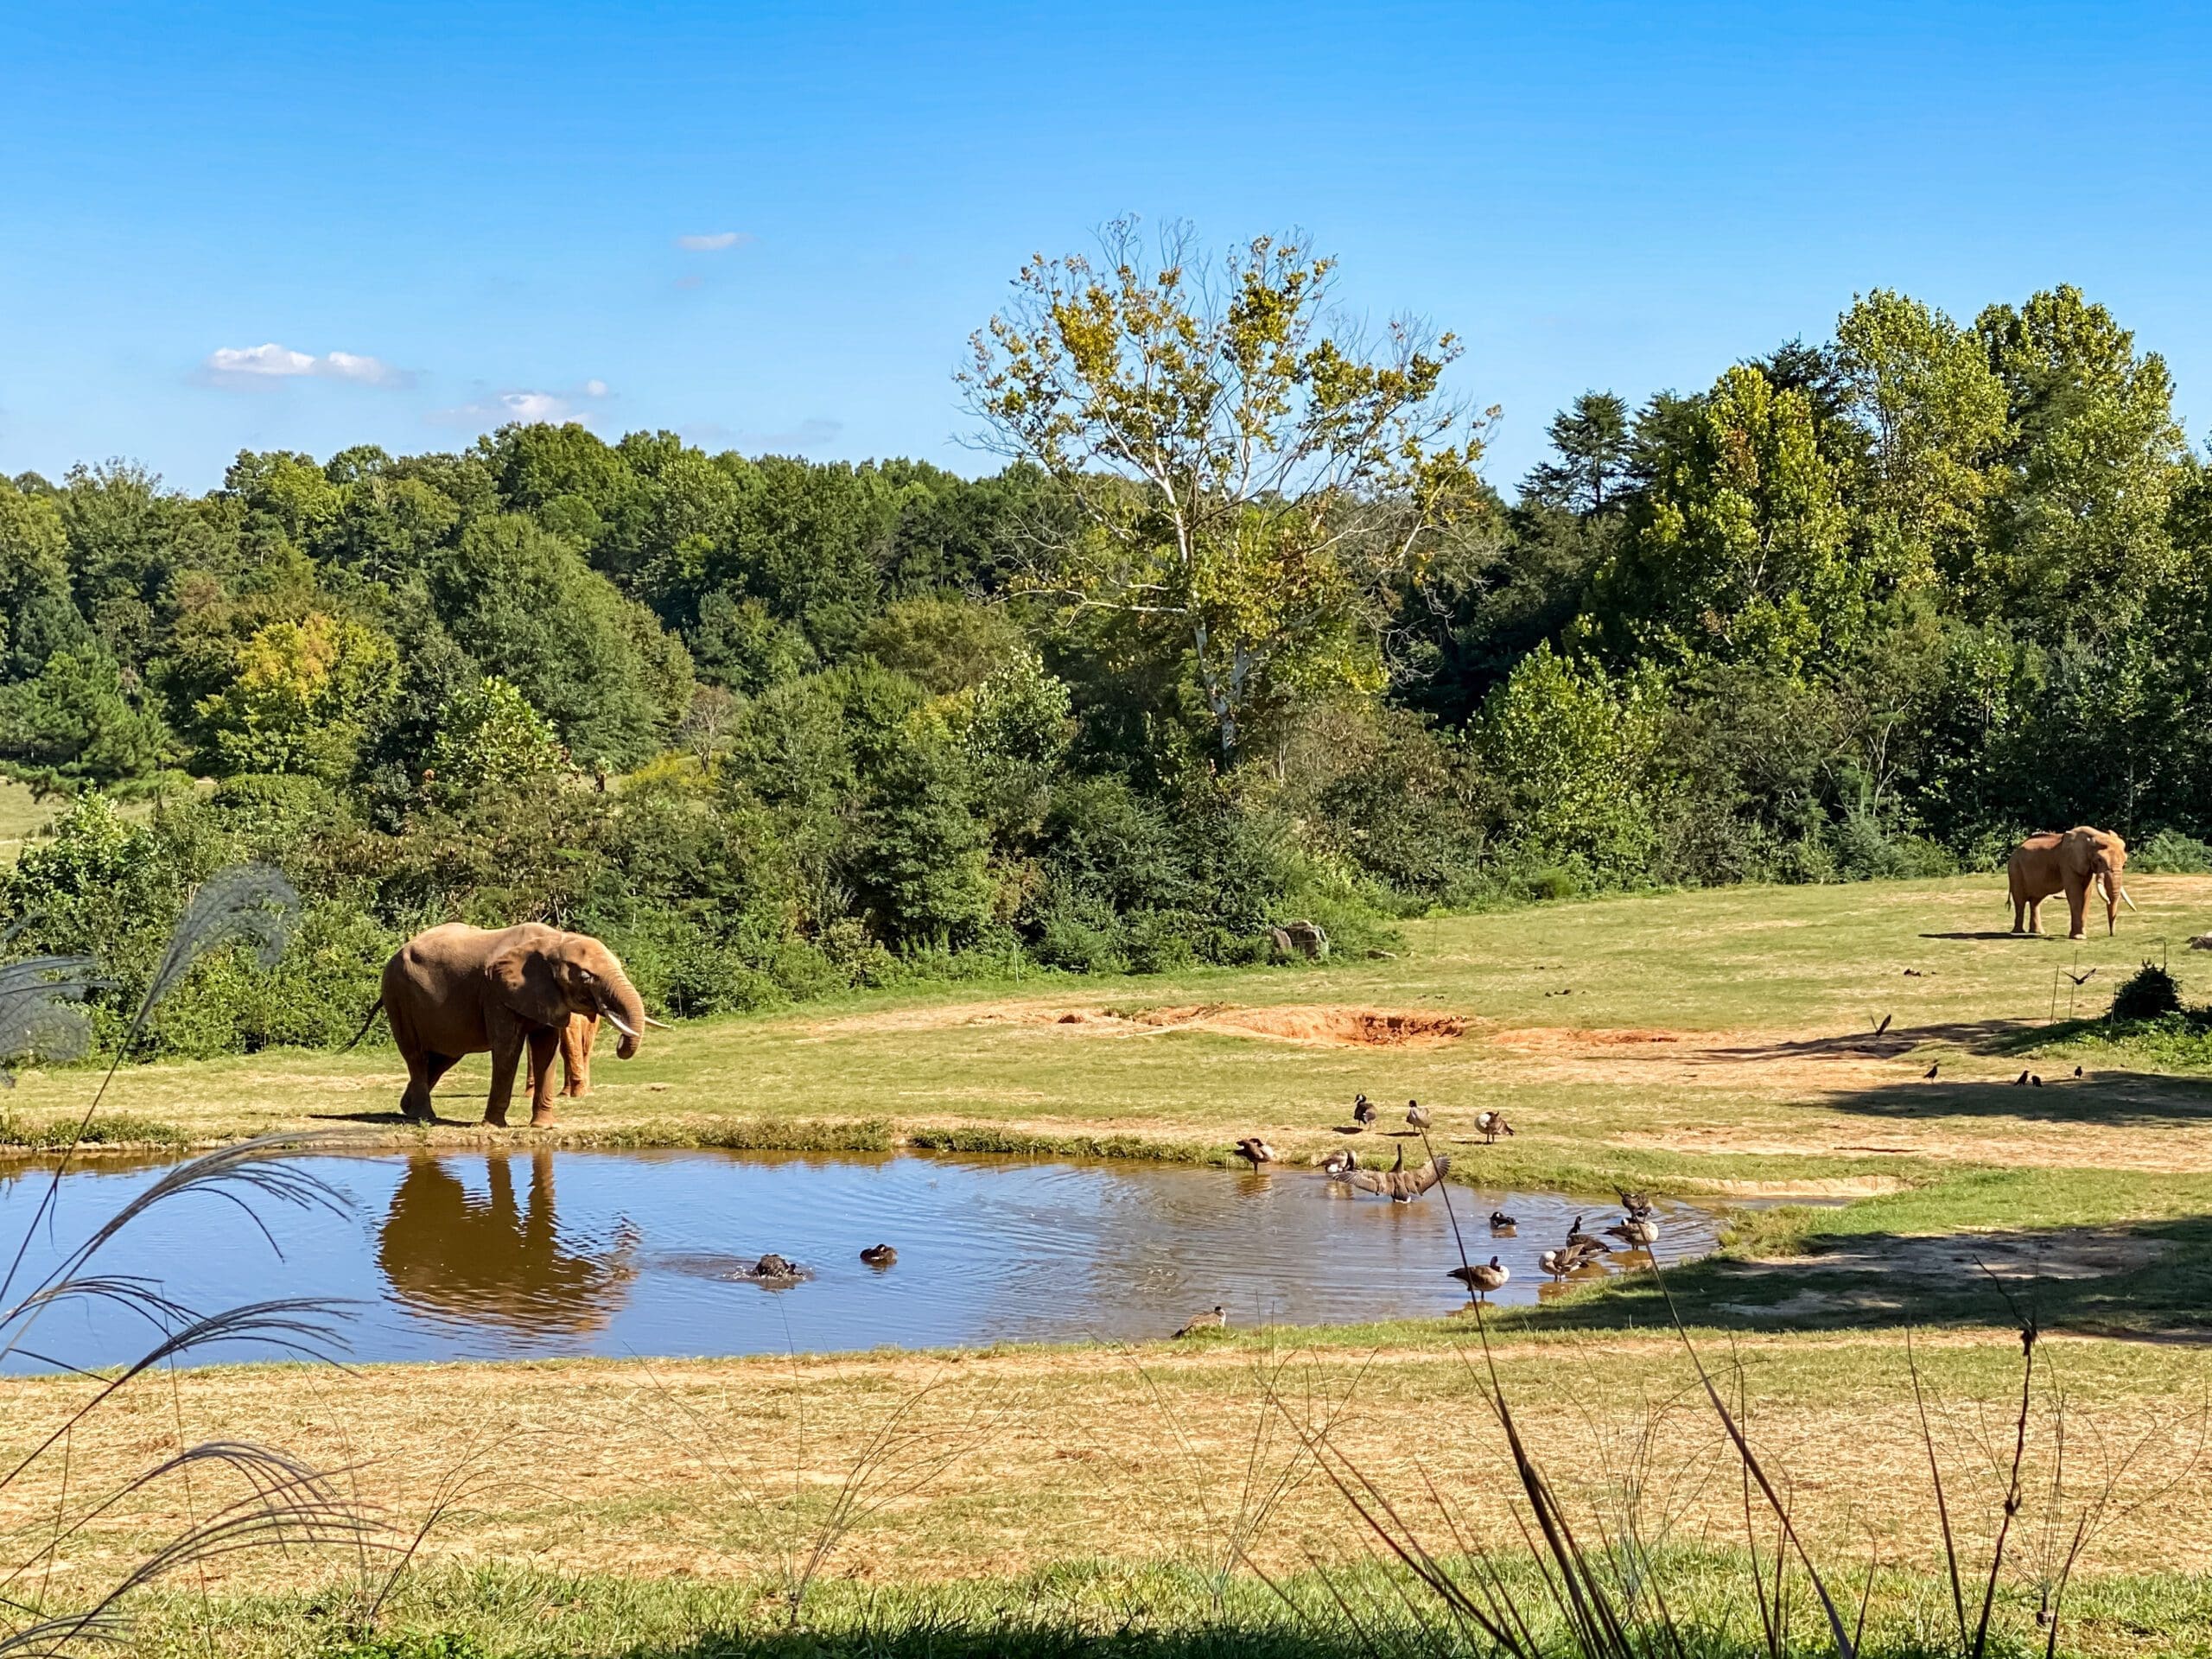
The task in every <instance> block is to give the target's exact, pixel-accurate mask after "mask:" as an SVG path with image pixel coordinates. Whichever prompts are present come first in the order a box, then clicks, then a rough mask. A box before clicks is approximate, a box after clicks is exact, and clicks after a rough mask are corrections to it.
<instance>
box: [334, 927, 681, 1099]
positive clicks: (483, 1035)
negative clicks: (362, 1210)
mask: <svg viewBox="0 0 2212 1659" xmlns="http://www.w3.org/2000/svg"><path fill="white" fill-rule="evenodd" d="M378 1007H382V1008H383V1009H384V1011H385V1016H386V1017H387V1018H388V1019H390V1020H391V1034H392V1036H393V1038H394V1039H396V1040H397V1043H398V1045H399V1052H400V1055H401V1058H404V1059H405V1061H406V1062H407V1090H406V1092H405V1093H404V1095H402V1096H400V1103H399V1104H400V1110H401V1111H403V1112H404V1113H405V1114H406V1115H407V1116H409V1117H410V1118H414V1119H416V1120H417V1121H418V1122H425V1123H427V1122H433V1121H435V1113H434V1112H433V1111H432V1109H431V1106H430V1090H431V1089H432V1088H434V1087H435V1085H436V1084H437V1081H438V1079H439V1078H440V1077H443V1076H444V1075H445V1074H446V1072H447V1071H448V1070H450V1069H451V1068H452V1066H453V1065H454V1062H455V1061H457V1060H458V1059H460V1058H461V1056H462V1055H464V1054H481V1053H483V1052H486V1051H487V1050H488V1051H489V1052H490V1053H491V1056H492V1091H491V1096H490V1098H489V1099H488V1100H487V1102H486V1105H485V1109H484V1121H485V1122H486V1123H489V1124H493V1125H495V1126H497V1127H500V1128H505V1125H506V1122H507V1106H508V1103H509V1102H510V1101H512V1099H513V1097H514V1083H515V1068H516V1066H517V1065H518V1064H519V1063H520V1061H521V1058H522V1053H523V1050H524V1047H525V1046H527V1047H528V1049H529V1051H530V1103H531V1109H530V1122H531V1128H544V1127H545V1126H546V1125H548V1124H550V1123H551V1122H552V1121H553V1087H552V1069H553V1056H554V1053H555V1052H556V1050H560V1049H563V1047H565V1046H567V1042H568V1039H569V1037H570V1034H571V1033H572V1031H573V1030H574V1026H573V1017H574V1016H575V1015H578V1014H583V1015H587V1016H589V1017H590V1019H591V1020H592V1022H593V1029H594V1032H595V1030H596V1025H597V1021H598V1020H600V1019H601V1018H602V1017H603V1018H605V1020H607V1023H608V1024H609V1025H611V1026H613V1027H614V1028H615V1030H616V1031H618V1032H620V1033H621V1042H620V1045H619V1046H617V1047H616V1049H615V1051H614V1052H615V1056H616V1058H619V1059H625V1060H626V1059H628V1058H630V1057H631V1056H632V1055H633V1054H635V1053H636V1052H638V1045H639V1042H640V1041H641V1040H642V1039H643V1036H644V1031H645V1027H647V1026H659V1025H660V1024H661V1022H660V1021H659V1020H655V1019H652V1018H651V1017H650V1016H648V1015H647V1014H646V1013H645V1002H644V1001H643V999H641V998H640V997H639V995H638V992H637V988H635V987H634V986H632V984H631V983H630V978H629V976H628V975H627V974H626V973H624V972H623V971H622V964H621V963H620V962H618V961H617V960H616V959H615V957H614V953H613V951H611V950H608V949H607V947H606V946H605V945H603V944H601V943H600V942H599V941H598V940H597V939H594V938H592V937H591V936H590V935H589V934H587V933H564V932H563V931H560V929H558V928H553V927H546V926H544V925H541V924H539V923H537V922H525V923H524V924H523V925H521V926H519V927H509V928H502V929H499V930H498V931H487V930H486V929H484V928H480V927H470V926H467V925H465V924H463V923H459V922H450V923H448V924H447V925H444V926H442V927H434V928H431V929H429V931H427V932H423V933H418V934H416V936H415V937H414V938H411V939H410V940H409V941H408V942H407V943H406V944H404V945H402V946H401V947H400V948H399V950H397V952H396V953H395V954H394V955H393V957H392V958H391V961H390V962H388V963H385V968H384V993H383V995H382V996H381V997H379V998H378ZM369 1017H370V1018H371V1019H374V1018H375V1017H376V1014H375V1010H374V1009H372V1010H371V1011H370V1016H369ZM663 1029H666V1027H663ZM579 1037H580V1040H578V1041H577V1043H576V1052H575V1058H574V1059H572V1060H571V1062H570V1069H569V1092H570V1093H571V1094H572V1095H577V1094H582V1092H583V1090H584V1088H585V1087H586V1086H588V1076H589V1072H588V1068H589V1065H590V1044H589V1041H588V1039H582V1038H581V1034H579ZM579 1060H580V1061H581V1062H582V1065H578V1064H577V1061H579Z"/></svg>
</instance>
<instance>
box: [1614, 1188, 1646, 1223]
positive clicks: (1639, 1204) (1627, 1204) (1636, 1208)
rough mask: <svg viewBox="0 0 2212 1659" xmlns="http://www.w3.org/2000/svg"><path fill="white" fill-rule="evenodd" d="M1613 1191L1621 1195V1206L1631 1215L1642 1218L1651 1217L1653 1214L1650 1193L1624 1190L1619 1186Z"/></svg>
mask: <svg viewBox="0 0 2212 1659" xmlns="http://www.w3.org/2000/svg"><path fill="white" fill-rule="evenodd" d="M1613 1191H1614V1192H1616V1193H1617V1194H1618V1195H1619V1198H1620V1201H1621V1208H1622V1209H1624V1210H1625V1211H1628V1212H1629V1214H1630V1215H1631V1216H1634V1217H1640V1218H1649V1216H1650V1214H1651V1195H1650V1194H1649V1193H1648V1192H1623V1191H1622V1190H1621V1189H1620V1188H1619V1187H1618V1186H1617V1187H1615V1188H1614V1189H1613Z"/></svg>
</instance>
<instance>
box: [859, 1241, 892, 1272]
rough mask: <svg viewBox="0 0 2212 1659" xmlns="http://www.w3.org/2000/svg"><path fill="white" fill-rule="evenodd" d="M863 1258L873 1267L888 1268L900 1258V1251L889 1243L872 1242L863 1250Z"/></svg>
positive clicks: (862, 1259)
mask: <svg viewBox="0 0 2212 1659" xmlns="http://www.w3.org/2000/svg"><path fill="white" fill-rule="evenodd" d="M898 1260H899V1252H898V1251H896V1250H894V1249H892V1248H891V1247H890V1246H889V1245H888V1244H871V1245H869V1246H868V1248H867V1249H864V1250H862V1251H861V1261H863V1262H867V1263H868V1266H870V1267H871V1268H887V1267H890V1266H892V1265H893V1263H894V1262H897V1261H898Z"/></svg>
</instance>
